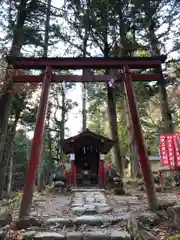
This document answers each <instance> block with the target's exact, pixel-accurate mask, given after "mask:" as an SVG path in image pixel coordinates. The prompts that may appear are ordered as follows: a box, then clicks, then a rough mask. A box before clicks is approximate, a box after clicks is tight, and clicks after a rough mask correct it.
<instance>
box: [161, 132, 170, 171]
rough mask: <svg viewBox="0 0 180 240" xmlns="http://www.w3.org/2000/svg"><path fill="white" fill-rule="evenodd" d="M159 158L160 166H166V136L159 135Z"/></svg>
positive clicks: (167, 163)
mask: <svg viewBox="0 0 180 240" xmlns="http://www.w3.org/2000/svg"><path fill="white" fill-rule="evenodd" d="M160 158H161V165H162V166H168V165H169V162H168V155H167V149H166V135H163V134H162V135H160Z"/></svg>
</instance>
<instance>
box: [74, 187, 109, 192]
mask: <svg viewBox="0 0 180 240" xmlns="http://www.w3.org/2000/svg"><path fill="white" fill-rule="evenodd" d="M71 191H72V192H93V193H100V192H105V190H104V189H103V188H99V189H98V188H71Z"/></svg>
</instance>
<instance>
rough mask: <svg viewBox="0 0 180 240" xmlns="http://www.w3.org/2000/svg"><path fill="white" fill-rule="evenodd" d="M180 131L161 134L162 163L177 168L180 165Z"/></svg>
mask: <svg viewBox="0 0 180 240" xmlns="http://www.w3.org/2000/svg"><path fill="white" fill-rule="evenodd" d="M179 145H180V132H177V133H175V134H162V135H160V158H161V165H162V166H168V165H170V167H171V168H175V161H176V166H177V167H180V152H179Z"/></svg>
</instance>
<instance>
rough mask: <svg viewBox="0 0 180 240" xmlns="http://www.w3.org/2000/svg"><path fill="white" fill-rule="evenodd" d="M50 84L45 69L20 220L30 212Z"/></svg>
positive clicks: (49, 69) (49, 75)
mask: <svg viewBox="0 0 180 240" xmlns="http://www.w3.org/2000/svg"><path fill="white" fill-rule="evenodd" d="M50 83H51V68H50V67H47V68H46V71H45V72H44V81H43V84H42V91H41V97H40V103H39V108H38V112H37V117H36V124H35V130H34V137H33V140H32V147H31V154H30V158H29V162H28V169H27V173H26V180H25V185H24V192H23V198H22V201H21V207H20V213H19V217H20V218H21V217H24V216H28V215H29V212H30V207H31V203H32V198H33V191H34V185H35V182H36V176H37V169H38V165H39V159H40V154H41V148H42V142H43V134H44V123H45V117H46V112H47V105H48V96H49V89H50Z"/></svg>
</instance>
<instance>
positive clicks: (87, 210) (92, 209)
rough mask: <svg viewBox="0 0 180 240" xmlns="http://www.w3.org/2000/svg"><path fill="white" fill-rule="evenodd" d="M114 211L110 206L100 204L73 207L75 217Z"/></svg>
mask: <svg viewBox="0 0 180 240" xmlns="http://www.w3.org/2000/svg"><path fill="white" fill-rule="evenodd" d="M112 210H113V208H112V207H110V206H109V205H108V204H100V203H93V204H85V205H82V206H75V207H72V212H73V213H74V214H75V215H94V214H104V213H109V212H112Z"/></svg>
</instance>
